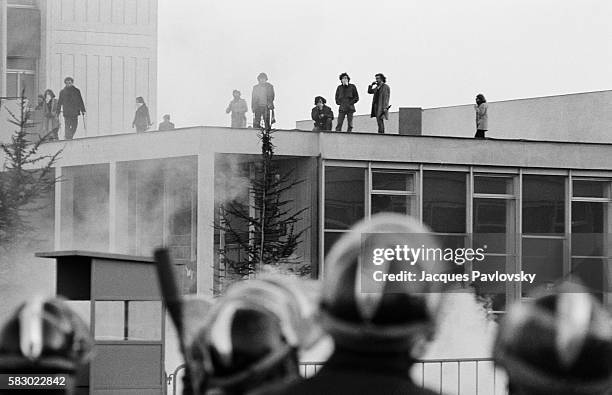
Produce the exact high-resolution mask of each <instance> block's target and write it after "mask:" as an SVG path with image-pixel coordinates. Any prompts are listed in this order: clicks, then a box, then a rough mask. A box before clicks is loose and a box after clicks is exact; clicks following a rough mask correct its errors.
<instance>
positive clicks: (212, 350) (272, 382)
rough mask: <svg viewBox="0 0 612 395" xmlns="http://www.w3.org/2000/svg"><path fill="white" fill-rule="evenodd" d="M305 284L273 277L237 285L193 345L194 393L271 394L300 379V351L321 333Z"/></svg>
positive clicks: (214, 309) (214, 310)
mask: <svg viewBox="0 0 612 395" xmlns="http://www.w3.org/2000/svg"><path fill="white" fill-rule="evenodd" d="M304 284H305V283H304V282H303V281H299V280H296V279H292V278H288V277H283V278H274V277H270V278H261V279H257V280H247V281H242V282H239V283H236V284H234V285H233V286H231V287H230V288H229V289H228V291H227V293H226V295H225V296H223V297H222V298H221V299H220V300H219V301H218V302H217V303H216V305H214V306H213V307H212V309H211V311H210V313H209V314H208V316H207V319H206V321H205V324H204V325H203V326H202V327H201V328H200V330H199V331H197V332H196V334H195V336H193V338H192V339H190V340H189V341H188V342H187V347H186V349H187V351H186V354H187V355H186V360H187V361H188V363H189V365H190V366H189V371H190V372H191V376H192V377H191V382H192V387H193V393H194V394H236V395H237V394H249V395H255V394H269V393H272V391H274V390H275V389H276V388H277V387H281V386H285V385H287V384H288V383H291V382H293V381H296V380H298V379H299V378H300V375H299V361H298V351H299V350H300V349H303V348H307V347H309V346H310V345H312V344H314V342H315V341H316V340H317V339H318V338H319V335H320V334H321V331H319V330H316V329H315V328H316V327H315V325H314V313H315V311H316V303H315V301H313V300H312V299H313V298H312V297H308V296H306V294H305V293H303V292H302V289H301V287H302V286H303V285H304Z"/></svg>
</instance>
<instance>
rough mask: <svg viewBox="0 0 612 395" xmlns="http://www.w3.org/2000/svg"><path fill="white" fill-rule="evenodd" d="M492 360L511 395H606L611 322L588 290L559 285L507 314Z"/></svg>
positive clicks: (611, 378)
mask: <svg viewBox="0 0 612 395" xmlns="http://www.w3.org/2000/svg"><path fill="white" fill-rule="evenodd" d="M494 356H495V360H496V362H497V363H498V364H499V365H501V366H503V367H504V369H505V370H506V372H507V373H508V387H509V394H510V395H549V394H555V395H578V394H580V395H604V394H611V393H612V318H611V317H610V315H609V314H608V312H607V311H606V310H605V309H604V308H603V306H602V305H601V304H600V303H599V301H597V300H596V299H595V298H594V297H593V296H591V295H590V294H589V293H588V290H587V289H585V288H583V287H581V286H578V285H575V284H564V285H562V286H561V287H560V288H558V289H556V291H555V292H554V293H553V294H549V295H545V296H540V297H538V298H536V299H534V300H531V301H529V302H523V303H517V304H515V305H514V306H513V307H512V308H511V309H510V310H509V311H508V314H507V315H506V317H504V319H503V320H502V322H501V325H500V327H499V331H498V335H497V339H496V344H495V352H494Z"/></svg>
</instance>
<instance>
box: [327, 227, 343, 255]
mask: <svg viewBox="0 0 612 395" xmlns="http://www.w3.org/2000/svg"><path fill="white" fill-rule="evenodd" d="M343 234H344V232H325V236H324V239H323V252H324V256H327V254H328V253H329V250H331V248H332V247H333V246H334V244H335V243H336V242H337V241H338V239H339V238H340V237H342V235H343Z"/></svg>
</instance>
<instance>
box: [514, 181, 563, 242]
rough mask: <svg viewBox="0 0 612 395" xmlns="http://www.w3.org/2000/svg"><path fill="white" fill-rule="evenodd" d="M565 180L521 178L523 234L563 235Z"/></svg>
mask: <svg viewBox="0 0 612 395" xmlns="http://www.w3.org/2000/svg"><path fill="white" fill-rule="evenodd" d="M564 202H565V178H564V177H558V176H524V177H523V213H522V215H523V233H532V234H533V233H565V205H564Z"/></svg>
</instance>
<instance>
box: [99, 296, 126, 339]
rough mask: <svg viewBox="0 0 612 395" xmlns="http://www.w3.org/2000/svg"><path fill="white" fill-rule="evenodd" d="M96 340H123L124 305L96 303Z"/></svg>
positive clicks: (106, 302) (121, 303) (118, 303)
mask: <svg viewBox="0 0 612 395" xmlns="http://www.w3.org/2000/svg"><path fill="white" fill-rule="evenodd" d="M95 303H96V324H95V325H96V340H124V339H125V324H124V320H125V304H124V302H123V301H116V302H115V301H112V302H110V301H97V302H95Z"/></svg>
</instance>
